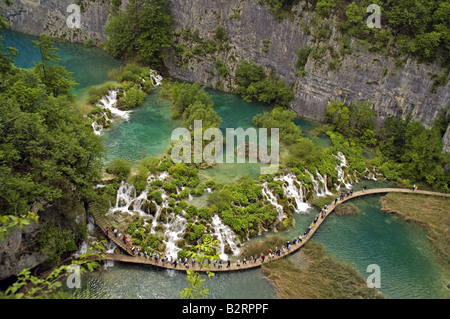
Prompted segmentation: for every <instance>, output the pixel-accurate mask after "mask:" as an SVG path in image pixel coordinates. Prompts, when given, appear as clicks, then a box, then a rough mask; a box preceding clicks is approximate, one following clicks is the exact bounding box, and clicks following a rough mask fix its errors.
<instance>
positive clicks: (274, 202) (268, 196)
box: [261, 183, 284, 220]
mask: <svg viewBox="0 0 450 319" xmlns="http://www.w3.org/2000/svg"><path fill="white" fill-rule="evenodd" d="M261 191H262V194H263V196H264V197H265V198H266V199H267V200H268V201H269V202H270V203H271V204H272V205H273V206H275V208H276V210H277V212H278V220H282V219H283V217H284V211H283V206H281V205H280V204H278V201H277V198H276V196H275V195H274V194H273V193H272V191H271V190H270V189H269V187H268V186H267V183H264V184H263V185H262V189H261Z"/></svg>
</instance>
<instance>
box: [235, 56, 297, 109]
mask: <svg viewBox="0 0 450 319" xmlns="http://www.w3.org/2000/svg"><path fill="white" fill-rule="evenodd" d="M236 83H237V85H238V87H237V88H236V91H235V92H236V93H237V94H239V95H241V96H242V98H243V99H244V100H246V101H259V102H263V103H268V104H273V105H275V106H282V107H287V106H289V103H290V102H291V101H292V100H293V99H294V93H292V91H291V89H290V88H288V87H287V86H286V83H285V81H284V80H281V79H279V78H277V77H275V76H274V75H273V74H270V75H267V74H266V73H265V71H264V69H263V67H262V66H258V65H256V64H255V63H253V62H248V61H242V62H240V63H239V65H238V67H237V70H236Z"/></svg>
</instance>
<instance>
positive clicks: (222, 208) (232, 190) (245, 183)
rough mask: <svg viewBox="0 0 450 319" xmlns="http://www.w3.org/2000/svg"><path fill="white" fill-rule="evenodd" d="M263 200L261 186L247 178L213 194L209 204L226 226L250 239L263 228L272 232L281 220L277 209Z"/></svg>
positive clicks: (225, 186)
mask: <svg viewBox="0 0 450 319" xmlns="http://www.w3.org/2000/svg"><path fill="white" fill-rule="evenodd" d="M262 199H263V197H262V191H261V186H260V185H258V183H257V182H256V181H255V180H253V179H252V178H250V177H248V176H245V177H243V178H242V179H241V180H240V181H239V182H238V183H234V184H228V185H224V186H223V187H222V188H221V189H220V190H217V191H215V192H213V193H211V194H210V195H209V198H208V203H209V207H210V209H211V210H212V211H213V212H218V213H220V216H221V217H222V220H223V222H224V223H225V224H226V225H228V226H230V227H231V229H232V230H233V231H234V232H236V233H237V234H238V235H239V236H240V237H241V238H246V237H247V236H250V237H253V236H255V235H257V234H258V232H259V230H260V227H263V228H265V229H271V228H272V227H273V223H274V222H275V220H276V218H277V212H276V210H275V208H273V207H272V206H269V205H265V204H264V202H263V201H262Z"/></svg>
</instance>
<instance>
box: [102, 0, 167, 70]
mask: <svg viewBox="0 0 450 319" xmlns="http://www.w3.org/2000/svg"><path fill="white" fill-rule="evenodd" d="M172 20H173V19H172V16H171V12H170V4H169V1H168V0H131V1H130V2H129V4H128V7H127V9H126V10H125V11H122V12H119V13H117V14H116V15H115V16H114V17H113V18H112V19H111V20H110V22H109V23H108V25H107V26H106V29H105V31H106V34H107V35H108V36H109V40H108V41H107V42H106V43H105V49H106V50H107V51H108V52H109V53H110V54H111V55H113V56H114V57H118V58H131V59H134V58H136V59H137V61H139V62H141V63H144V64H148V65H155V66H160V65H161V61H162V60H163V59H165V58H166V57H167V53H166V49H168V48H169V47H170V45H171V43H172V37H173V30H172V22H173V21H172Z"/></svg>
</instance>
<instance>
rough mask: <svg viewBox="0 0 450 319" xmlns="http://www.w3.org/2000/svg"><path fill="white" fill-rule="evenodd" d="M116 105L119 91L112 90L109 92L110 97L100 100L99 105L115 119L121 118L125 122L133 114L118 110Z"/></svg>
mask: <svg viewBox="0 0 450 319" xmlns="http://www.w3.org/2000/svg"><path fill="white" fill-rule="evenodd" d="M116 103H117V90H111V91H109V94H108V95H106V96H104V97H102V98H101V99H100V101H99V104H97V105H98V106H100V107H102V108H104V109H107V110H110V111H111V114H112V115H113V116H114V117H119V118H122V119H125V120H127V119H129V117H130V113H131V112H130V111H122V110H119V109H118V108H116Z"/></svg>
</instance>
